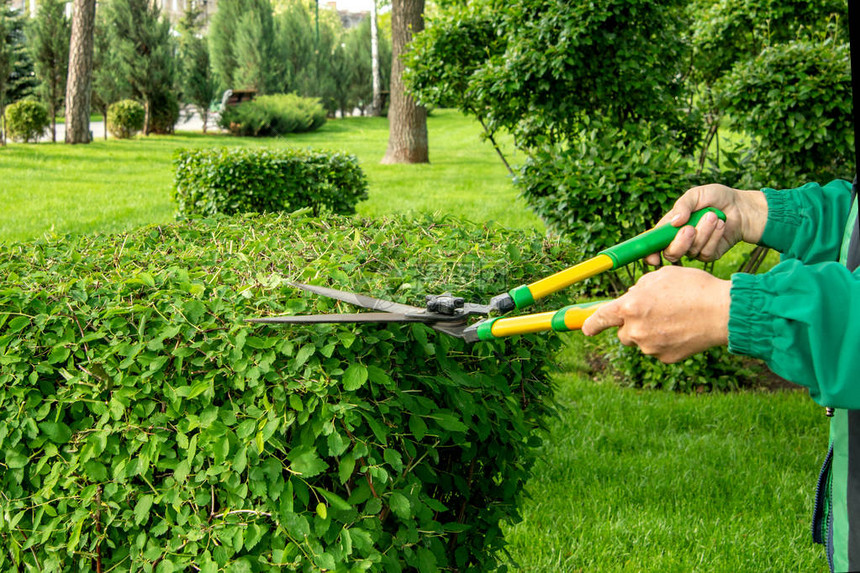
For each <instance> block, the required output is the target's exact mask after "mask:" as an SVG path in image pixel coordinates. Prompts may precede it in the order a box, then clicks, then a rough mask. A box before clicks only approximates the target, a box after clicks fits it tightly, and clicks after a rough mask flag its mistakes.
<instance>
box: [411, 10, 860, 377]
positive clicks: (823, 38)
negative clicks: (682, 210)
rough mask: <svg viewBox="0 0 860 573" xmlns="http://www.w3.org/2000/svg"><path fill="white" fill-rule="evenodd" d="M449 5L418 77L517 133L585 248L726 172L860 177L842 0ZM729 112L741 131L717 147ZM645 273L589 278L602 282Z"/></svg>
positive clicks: (552, 211)
mask: <svg viewBox="0 0 860 573" xmlns="http://www.w3.org/2000/svg"><path fill="white" fill-rule="evenodd" d="M448 4H449V6H448V7H447V8H445V9H444V10H442V11H441V12H440V14H439V15H438V17H437V18H435V19H434V20H433V21H432V23H431V25H430V27H429V28H428V30H427V31H426V32H425V33H424V34H422V35H420V36H419V37H418V38H417V39H416V41H415V42H414V44H413V51H412V53H411V55H410V56H409V59H408V64H409V74H408V76H407V78H408V80H409V82H410V85H411V89H412V90H413V92H414V93H415V94H416V96H417V97H418V98H419V99H420V100H421V101H423V102H425V103H432V104H435V105H451V104H453V105H456V106H457V107H458V108H460V109H461V110H463V111H465V112H466V113H469V114H473V115H475V116H476V117H478V119H479V120H481V121H482V122H483V123H484V126H485V130H486V134H487V135H488V136H489V137H491V138H492V137H494V135H495V133H496V132H497V131H498V130H500V129H501V130H504V131H507V132H508V133H510V134H512V135H513V136H514V139H515V144H516V147H517V150H518V152H519V153H520V154H521V157H523V158H524V160H523V163H522V165H521V166H519V167H518V170H517V171H518V173H517V177H516V182H517V184H518V185H519V186H520V189H521V190H522V192H523V195H524V196H525V197H526V199H527V201H528V202H529V205H530V206H531V207H532V208H533V209H534V210H535V211H536V212H537V213H538V215H540V216H541V217H542V218H543V219H544V221H545V222H546V223H547V224H548V226H549V228H550V229H551V230H552V231H554V232H558V233H563V234H565V235H566V236H568V237H570V238H571V239H572V240H573V247H574V249H576V250H577V252H580V253H582V254H584V255H585V254H587V253H589V252H592V253H593V252H594V251H595V250H599V249H601V248H605V247H607V246H609V245H611V244H613V243H615V242H617V241H618V240H620V239H621V238H624V237H629V236H631V235H632V234H635V232H639V231H641V230H643V229H645V228H647V227H648V226H649V225H650V224H653V223H654V222H655V221H657V220H658V218H659V216H660V215H661V214H662V213H663V212H664V211H665V210H666V209H667V208H668V206H669V205H670V204H671V203H672V202H673V201H674V199H675V198H676V197H677V196H678V195H680V194H681V193H682V192H683V191H685V190H686V189H687V188H688V187H689V186H691V185H694V184H698V183H705V182H708V181H709V180H712V179H714V178H717V179H718V180H721V181H724V182H726V183H728V184H734V185H742V186H747V185H754V184H757V185H778V186H795V185H799V184H801V183H803V182H804V181H806V180H808V179H828V178H832V177H836V176H841V177H849V178H850V176H851V172H850V171H851V168H850V165H851V163H852V161H851V157H852V154H853V141H852V139H853V136H852V132H851V113H850V109H851V107H850V97H851V94H850V89H849V88H850V82H849V74H848V70H849V67H848V50H847V46H846V44H845V42H846V40H847V34H846V32H845V27H846V22H847V18H846V17H845V9H846V6H845V3H844V2H841V1H838V0H825V1H822V2H805V1H801V0H790V1H788V2H777V1H775V0H700V1H686V0H659V1H656V2H645V1H642V0H610V1H608V2H600V3H584V2H556V1H554V0H511V1H506V2H501V1H500V0H499V1H497V0H477V1H471V2H451V3H448ZM729 119H730V120H731V121H732V123H731V126H732V129H734V130H735V132H736V133H738V134H739V135H740V136H741V138H740V139H741V140H742V143H741V144H739V145H736V146H735V147H734V149H731V150H730V151H729V152H726V150H725V149H723V150H722V151H723V153H722V154H720V155H717V156H716V157H715V156H714V155H713V151H712V149H713V148H714V147H716V148H717V149H720V146H719V145H717V146H714V145H712V142H713V140H714V138H715V137H717V134H718V131H719V129H720V126H721V125H726V124H727V123H728V120H729ZM723 147H725V146H723ZM709 159H710V163H709V162H708V160H709ZM706 167H708V168H709V169H710V170H709V171H707V172H706V171H705V168H706ZM633 278H634V273H631V272H628V273H622V274H620V275H618V276H616V278H615V279H614V280H604V281H603V282H602V283H601V282H600V281H592V283H591V284H590V285H589V286H590V292H591V294H597V293H598V292H599V291H600V290H601V289H610V287H615V288H624V286H625V285H626V284H630V282H631V280H632V279H633ZM610 290H613V289H610ZM634 362H635V361H634ZM703 364H704V362H703ZM627 366H630V368H628V371H629V372H634V373H635V372H638V373H648V376H651V377H654V376H655V375H656V376H657V377H659V374H655V373H656V372H658V371H659V372H663V370H662V369H661V368H657V369H655V368H652V367H651V366H648V367H643V368H638V367H636V365H635V364H633V363H628V364H627ZM667 372H668V371H667ZM642 375H643V376H644V375H645V374H642Z"/></svg>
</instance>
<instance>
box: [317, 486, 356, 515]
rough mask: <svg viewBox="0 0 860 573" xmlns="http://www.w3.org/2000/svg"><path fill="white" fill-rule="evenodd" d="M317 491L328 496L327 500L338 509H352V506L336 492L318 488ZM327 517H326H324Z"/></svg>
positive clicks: (325, 496)
mask: <svg viewBox="0 0 860 573" xmlns="http://www.w3.org/2000/svg"><path fill="white" fill-rule="evenodd" d="M317 491H318V492H319V493H320V494H321V495H322V496H323V497H324V498H326V501H328V502H329V504H330V505H331V506H332V507H333V508H334V509H336V510H338V511H349V510H351V509H352V506H351V505H350V504H349V503H348V502H347V501H346V500H345V499H343V498H342V497H340V496H339V495H337V494H336V493H333V492H330V491H326V490H324V489H317ZM323 519H325V518H323Z"/></svg>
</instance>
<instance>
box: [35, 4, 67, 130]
mask: <svg viewBox="0 0 860 573" xmlns="http://www.w3.org/2000/svg"><path fill="white" fill-rule="evenodd" d="M71 35H72V28H71V23H70V22H69V19H68V18H66V13H65V3H64V2H61V1H60V0H42V2H41V3H40V4H39V9H38V12H37V13H36V19H35V20H34V21H33V22H32V25H31V28H30V38H31V41H30V49H31V53H32V57H33V61H34V63H35V70H36V77H37V78H38V79H39V87H38V93H39V97H40V99H41V100H42V102H43V103H44V104H45V106H46V107H47V108H48V114H49V115H50V118H51V141H53V142H56V141H57V113H59V111H60V108H61V107H62V106H63V99H64V98H65V95H66V76H67V75H68V71H69V40H70V38H71Z"/></svg>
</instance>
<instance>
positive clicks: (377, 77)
mask: <svg viewBox="0 0 860 573" xmlns="http://www.w3.org/2000/svg"><path fill="white" fill-rule="evenodd" d="M370 69H371V76H372V78H373V80H372V82H373V107H372V108H371V110H370V115H372V116H378V115H379V114H381V113H382V74H381V73H380V71H379V27H378V26H377V24H376V0H372V2H371V3H370Z"/></svg>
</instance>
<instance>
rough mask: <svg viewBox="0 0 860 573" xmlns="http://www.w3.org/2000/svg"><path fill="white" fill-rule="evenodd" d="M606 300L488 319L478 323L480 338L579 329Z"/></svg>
mask: <svg viewBox="0 0 860 573" xmlns="http://www.w3.org/2000/svg"><path fill="white" fill-rule="evenodd" d="M606 302H608V301H605V300H604V301H598V302H588V303H583V304H574V305H571V306H567V307H565V308H563V309H561V310H557V311H552V312H541V313H538V314H524V315H522V316H512V317H510V318H495V319H492V320H488V321H486V322H484V323H481V324H479V325H478V328H477V335H478V339H479V340H493V339H495V338H502V337H505V336H513V335H515V334H529V333H531V332H543V331H545V330H554V331H556V332H567V331H570V330H579V329H580V328H582V323H583V322H585V320H586V319H587V318H588V317H589V316H591V315H592V314H594V311H596V310H597V309H598V308H600V307H601V306H602V305H603V304H605V303H606Z"/></svg>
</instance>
